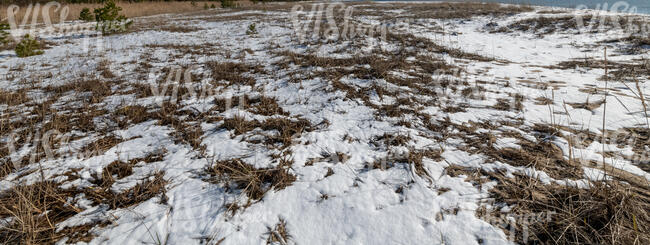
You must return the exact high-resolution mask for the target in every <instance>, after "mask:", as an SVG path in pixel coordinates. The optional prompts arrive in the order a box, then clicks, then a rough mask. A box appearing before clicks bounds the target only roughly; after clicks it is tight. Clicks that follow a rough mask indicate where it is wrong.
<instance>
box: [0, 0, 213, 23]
mask: <svg viewBox="0 0 650 245" xmlns="http://www.w3.org/2000/svg"><path fill="white" fill-rule="evenodd" d="M205 3H207V4H208V5H210V4H215V2H206V1H203V2H196V6H193V5H192V4H191V2H189V1H187V2H167V1H159V2H158V1H157V2H139V3H129V2H121V1H120V2H118V3H117V6H119V7H122V9H123V10H122V12H120V13H121V14H124V15H125V16H126V17H130V18H132V17H140V16H150V15H157V14H177V13H186V12H194V11H201V10H203V5H204V4H205ZM215 5H219V4H215ZM66 6H67V7H68V9H69V14H68V16H67V17H66V18H65V20H78V19H79V13H80V12H81V10H82V9H83V8H89V9H90V11H91V12H92V11H93V9H95V8H98V7H102V6H103V5H102V4H88V3H79V4H63V6H62V7H66ZM7 8H8V6H4V5H2V6H0V9H2V10H3V11H0V13H1V14H0V18H2V19H4V18H7V15H6V13H7V11H5V10H6V9H7ZM54 10H55V8H54V7H53V8H51V9H50V17H51V21H52V23H58V22H60V20H61V15H60V12H54ZM26 11H27V6H23V7H21V8H20V9H19V10H18V12H17V13H16V15H15V16H16V20H17V21H18V22H21V21H22V19H23V18H24V16H25V13H26ZM29 18H30V19H29V21H28V23H31V18H32V17H31V16H30V17H29ZM37 23H43V16H42V15H40V14H39V16H38V19H37Z"/></svg>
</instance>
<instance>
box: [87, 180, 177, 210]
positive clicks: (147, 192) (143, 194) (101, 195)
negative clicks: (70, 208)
mask: <svg viewBox="0 0 650 245" xmlns="http://www.w3.org/2000/svg"><path fill="white" fill-rule="evenodd" d="M164 175H165V174H164V173H163V172H156V173H153V174H152V175H151V176H148V177H146V178H145V179H144V180H143V181H142V182H140V183H138V184H136V185H135V186H134V187H132V188H130V189H128V190H125V191H123V192H121V193H114V192H113V191H111V190H110V187H111V185H112V183H110V182H109V181H100V182H99V183H102V185H100V186H99V187H98V188H92V189H91V188H88V189H85V190H84V193H85V194H86V196H88V197H89V198H90V200H92V201H93V202H95V203H96V204H102V203H103V204H107V205H108V206H109V207H110V208H111V209H118V208H127V207H130V206H133V205H136V204H139V203H141V202H144V201H147V200H149V199H151V198H153V197H155V196H158V195H160V199H161V201H163V202H164V200H166V198H167V197H166V196H165V191H166V189H165V185H166V184H167V183H168V181H167V180H165V179H164V178H163V177H164Z"/></svg>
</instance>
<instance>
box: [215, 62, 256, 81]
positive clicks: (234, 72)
mask: <svg viewBox="0 0 650 245" xmlns="http://www.w3.org/2000/svg"><path fill="white" fill-rule="evenodd" d="M208 67H209V68H210V69H211V70H212V77H213V78H214V79H215V81H217V82H218V81H221V80H225V81H227V82H228V85H233V84H240V85H250V86H255V79H253V78H252V77H250V76H243V74H244V73H258V72H263V70H262V68H261V67H258V66H252V65H248V64H244V63H233V62H225V63H220V62H211V63H209V64H208Z"/></svg>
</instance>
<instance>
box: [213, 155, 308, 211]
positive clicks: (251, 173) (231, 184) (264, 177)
mask: <svg viewBox="0 0 650 245" xmlns="http://www.w3.org/2000/svg"><path fill="white" fill-rule="evenodd" d="M291 164H292V162H291V161H281V162H280V164H279V165H278V166H277V167H274V168H260V169H258V168H255V167H253V166H252V165H249V164H247V163H245V162H244V161H242V160H241V159H231V160H225V161H218V162H215V163H213V164H212V165H211V166H208V167H207V168H206V169H205V172H206V173H207V174H208V175H209V176H210V178H209V181H210V182H213V183H220V184H224V186H225V188H226V190H227V191H231V192H232V191H233V190H240V191H243V192H244V193H246V195H247V196H248V198H249V201H250V200H252V201H258V200H261V199H262V197H264V194H265V193H266V192H267V191H269V190H271V189H275V190H282V189H284V188H285V187H287V186H289V185H291V183H293V182H294V181H296V176H294V175H293V174H291V173H289V168H290V167H291Z"/></svg>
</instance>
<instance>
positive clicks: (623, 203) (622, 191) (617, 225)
mask: <svg viewBox="0 0 650 245" xmlns="http://www.w3.org/2000/svg"><path fill="white" fill-rule="evenodd" d="M487 174H488V175H489V176H491V177H492V178H494V179H497V180H498V182H499V184H498V185H497V186H496V187H495V188H494V189H492V190H491V193H492V196H493V197H494V198H495V200H496V201H497V202H499V203H507V204H508V205H514V208H513V212H515V213H517V214H531V213H532V214H539V213H550V219H547V220H545V219H542V220H540V221H539V222H532V223H529V224H526V225H528V227H527V229H528V231H529V232H530V233H531V234H530V237H529V240H528V241H524V240H522V239H521V237H518V239H517V242H524V243H531V244H537V243H541V244H546V243H561V244H582V243H587V244H646V243H649V242H650V214H649V213H648V210H650V196H648V194H647V192H638V191H636V190H635V189H634V188H632V187H631V186H629V185H627V184H623V183H619V182H592V183H591V186H590V187H589V188H588V189H583V188H576V187H569V186H561V185H557V184H551V185H544V184H542V183H540V182H539V181H537V180H534V179H531V178H529V177H525V176H521V175H517V177H516V178H509V177H505V176H503V175H501V174H495V173H487ZM517 228H518V229H520V228H522V227H517Z"/></svg>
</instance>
